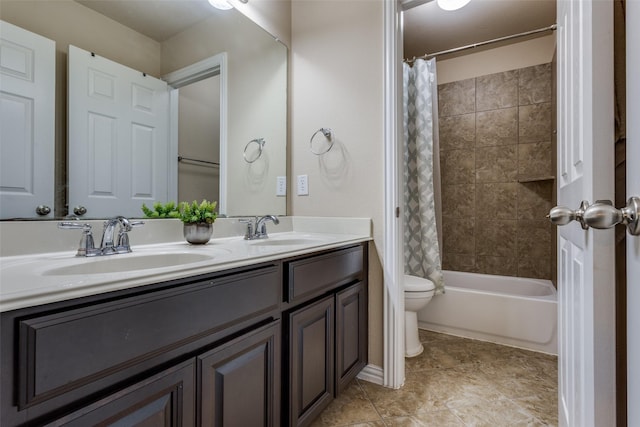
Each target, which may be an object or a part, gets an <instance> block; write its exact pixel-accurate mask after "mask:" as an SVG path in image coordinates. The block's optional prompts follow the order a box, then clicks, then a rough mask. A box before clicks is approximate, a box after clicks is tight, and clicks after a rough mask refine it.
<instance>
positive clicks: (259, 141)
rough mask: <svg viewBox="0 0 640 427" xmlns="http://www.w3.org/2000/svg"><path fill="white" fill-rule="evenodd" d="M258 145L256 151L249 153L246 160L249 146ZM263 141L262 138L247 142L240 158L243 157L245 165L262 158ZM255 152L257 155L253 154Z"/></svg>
mask: <svg viewBox="0 0 640 427" xmlns="http://www.w3.org/2000/svg"><path fill="white" fill-rule="evenodd" d="M253 143H255V144H258V149H257V150H256V151H253V152H250V153H249V155H248V158H247V149H248V148H249V147H250V146H251V144H253ZM264 144H265V140H264V138H256V139H252V140H251V141H249V142H247V145H245V146H244V152H243V153H242V156H243V157H244V161H245V162H247V163H253V162H255V161H256V160H258V159H259V158H260V156H262V150H263V149H264ZM256 152H257V154H255V153H256Z"/></svg>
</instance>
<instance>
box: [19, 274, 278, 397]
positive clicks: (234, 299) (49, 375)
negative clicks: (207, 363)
mask: <svg viewBox="0 0 640 427" xmlns="http://www.w3.org/2000/svg"><path fill="white" fill-rule="evenodd" d="M280 283H281V282H280V274H279V268H278V267H277V266H276V265H270V266H267V267H264V268H260V269H256V270H253V271H249V272H243V273H237V274H232V275H229V276H226V277H218V278H214V279H210V280H204V281H199V282H194V283H192V284H187V285H182V286H179V287H175V288H171V289H165V290H161V291H156V292H151V293H148V294H142V295H138V296H134V297H129V298H124V299H121V300H116V301H110V302H104V303H97V304H94V305H90V306H86V307H82V308H77V309H73V310H68V311H65V312H62V313H56V314H50V315H47V316H41V317H35V318H32V319H25V320H21V321H19V323H18V327H19V331H18V348H19V350H18V351H19V353H18V364H19V375H20V378H19V381H18V403H19V406H20V407H26V406H30V405H32V404H35V403H38V402H40V401H43V400H47V399H49V398H51V397H54V396H58V395H60V394H63V393H66V392H68V391H70V390H73V389H75V388H77V387H80V386H82V385H84V384H87V383H89V382H93V381H96V380H98V379H101V378H104V377H107V376H109V375H112V374H114V373H116V372H119V371H121V370H123V369H128V368H132V367H133V366H135V365H136V364H140V363H143V362H145V361H147V360H150V359H153V358H154V357H161V355H163V354H164V353H167V352H170V351H177V349H179V348H180V347H181V346H185V345H187V344H189V343H192V342H194V341H196V340H198V339H203V338H206V337H208V336H210V335H213V334H219V335H220V337H222V335H221V334H222V333H223V332H222V331H223V330H224V329H225V328H227V327H229V326H231V325H232V324H234V323H237V322H241V321H243V320H247V319H252V318H254V317H256V316H258V315H260V314H262V313H269V312H271V311H272V310H277V309H278V307H279V301H280V290H279V289H280ZM174 354H175V353H174ZM163 357H164V356H163ZM143 366H144V365H141V368H140V369H142V367H143ZM136 369H138V368H136Z"/></svg>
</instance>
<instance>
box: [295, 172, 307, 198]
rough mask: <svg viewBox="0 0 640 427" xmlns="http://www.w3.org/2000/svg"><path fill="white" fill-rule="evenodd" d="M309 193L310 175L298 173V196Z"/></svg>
mask: <svg viewBox="0 0 640 427" xmlns="http://www.w3.org/2000/svg"><path fill="white" fill-rule="evenodd" d="M308 195H309V175H298V196H308Z"/></svg>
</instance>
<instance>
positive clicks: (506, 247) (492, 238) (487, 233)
mask: <svg viewBox="0 0 640 427" xmlns="http://www.w3.org/2000/svg"><path fill="white" fill-rule="evenodd" d="M516 229H517V224H516V221H514V220H504V221H487V220H477V221H476V233H475V234H476V255H477V256H478V259H479V258H480V257H481V256H490V257H506V258H515V257H516V250H517V244H516Z"/></svg>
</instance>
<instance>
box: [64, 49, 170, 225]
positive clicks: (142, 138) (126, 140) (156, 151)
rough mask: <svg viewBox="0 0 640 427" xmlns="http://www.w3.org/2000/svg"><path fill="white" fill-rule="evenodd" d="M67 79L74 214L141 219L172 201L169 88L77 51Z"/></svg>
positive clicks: (71, 55)
mask: <svg viewBox="0 0 640 427" xmlns="http://www.w3.org/2000/svg"><path fill="white" fill-rule="evenodd" d="M68 78H69V85H68V86H69V89H68V92H69V98H68V110H69V112H68V120H69V128H68V132H69V160H68V164H69V213H70V214H75V215H78V216H81V215H82V214H83V211H84V210H86V216H87V217H91V218H104V217H112V216H116V215H124V216H130V217H136V216H138V217H139V216H141V215H142V212H141V210H140V207H141V206H142V203H146V204H147V205H150V204H152V203H153V202H156V201H158V202H166V201H167V199H168V188H169V174H168V173H167V170H168V168H169V162H170V161H173V162H174V163H175V162H177V158H171V159H170V158H169V134H168V123H169V92H168V88H167V84H166V83H165V82H163V81H162V80H159V79H157V78H154V77H151V76H147V75H144V74H143V73H141V72H140V71H136V70H133V69H131V68H128V67H125V66H123V65H121V64H118V63H117V62H113V61H110V60H108V59H105V58H101V57H99V56H97V55H94V54H92V53H91V52H87V51H85V50H82V49H80V48H77V47H75V46H69V67H68ZM172 185H175V182H174V183H172ZM83 208H84V209H83Z"/></svg>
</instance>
